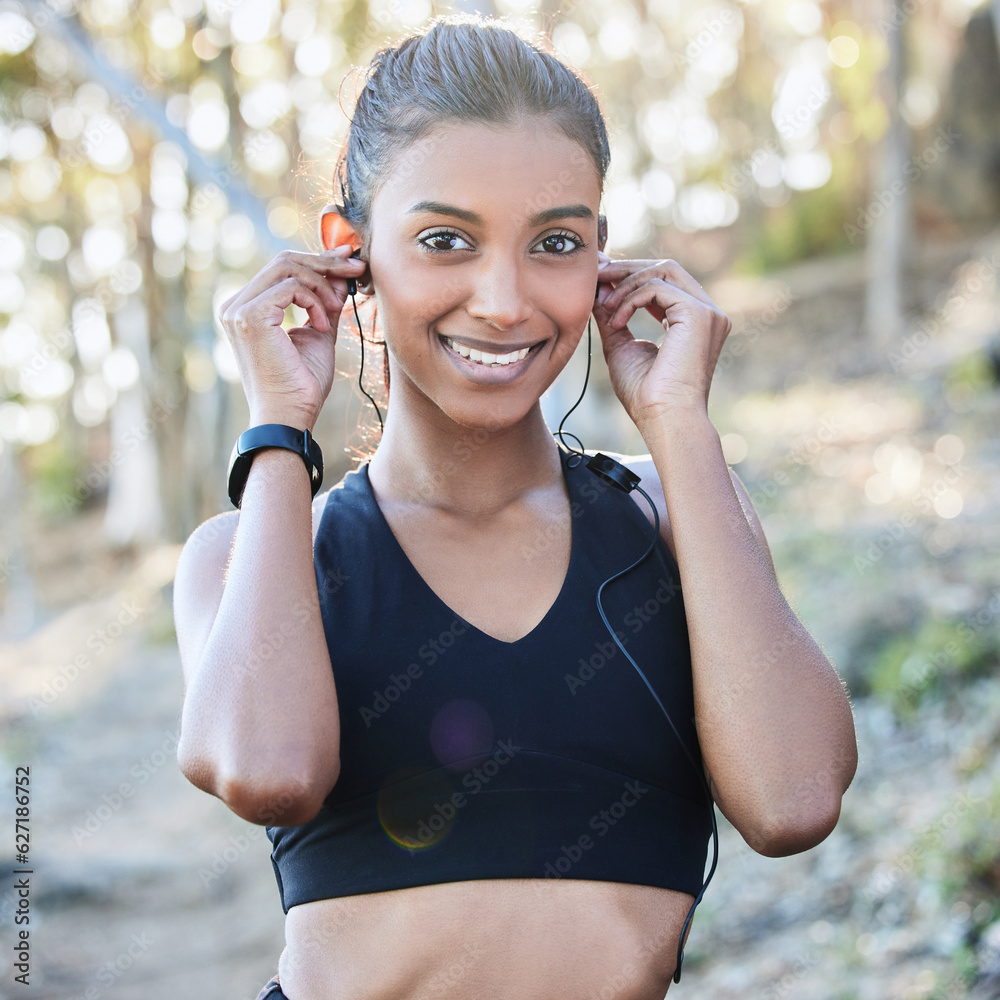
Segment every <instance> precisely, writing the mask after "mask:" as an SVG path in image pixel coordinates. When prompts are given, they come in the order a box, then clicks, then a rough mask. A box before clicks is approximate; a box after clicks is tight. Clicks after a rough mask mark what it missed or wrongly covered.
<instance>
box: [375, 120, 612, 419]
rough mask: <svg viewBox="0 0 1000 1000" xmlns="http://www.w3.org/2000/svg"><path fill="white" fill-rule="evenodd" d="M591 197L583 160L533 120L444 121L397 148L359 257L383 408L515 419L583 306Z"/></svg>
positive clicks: (541, 383)
mask: <svg viewBox="0 0 1000 1000" xmlns="http://www.w3.org/2000/svg"><path fill="white" fill-rule="evenodd" d="M600 195H601V192H600V178H599V175H598V172H597V168H596V167H595V165H594V163H593V161H592V160H591V158H590V157H589V156H588V155H587V153H586V152H585V151H584V149H583V148H582V147H581V146H580V145H579V144H577V143H575V142H573V141H572V140H571V139H569V138H567V137H566V136H565V135H563V134H562V132H560V131H558V130H557V129H554V128H553V127H552V125H551V123H546V122H545V121H544V120H539V119H528V120H527V121H526V123H525V124H524V125H522V126H518V127H516V128H498V127H494V126H489V125H481V124H470V123H464V122H460V123H446V124H444V125H441V126H439V127H438V128H436V129H435V130H433V131H432V132H430V133H428V135H426V136H425V137H424V138H422V139H420V140H418V141H417V142H415V143H413V144H411V145H410V146H409V147H407V148H406V149H405V150H404V151H403V153H402V154H401V155H400V156H399V158H398V159H397V161H396V162H395V163H394V164H393V166H392V169H391V171H390V173H389V176H388V177H387V179H386V181H385V182H384V184H383V185H382V187H381V188H380V189H379V190H378V192H377V194H376V196H375V199H374V201H373V204H372V212H371V233H370V241H369V252H368V264H369V271H370V276H371V282H372V287H373V291H374V295H375V298H376V300H377V302H378V316H379V320H380V324H381V325H382V329H383V331H384V336H385V339H386V342H387V344H388V346H389V351H390V366H391V377H392V398H393V400H394V401H395V400H396V399H397V398H398V394H400V393H404V394H405V396H406V397H407V402H411V401H412V402H413V403H415V404H416V405H421V404H423V403H429V404H430V405H432V406H436V407H437V408H438V409H440V410H441V411H443V412H444V413H445V414H446V415H447V416H448V417H450V418H451V419H452V420H454V421H455V422H456V423H458V424H460V425H462V426H465V427H484V428H487V429H500V428H502V427H507V426H511V425H512V424H514V423H516V422H517V421H519V420H520V419H522V418H523V417H524V416H525V415H526V414H527V413H528V412H529V411H530V410H531V408H532V407H533V406H535V404H536V403H537V401H538V399H539V397H540V396H541V395H542V393H543V392H544V391H545V390H546V389H547V388H548V386H549V385H550V384H551V383H552V382H553V380H554V379H555V377H556V376H557V375H558V374H559V372H560V371H561V370H562V368H563V367H564V366H565V364H566V363H567V361H568V360H569V358H570V356H571V355H572V354H573V351H574V350H575V348H576V346H577V344H578V342H579V340H580V337H581V335H582V333H583V331H584V329H585V328H586V325H587V319H588V317H589V315H590V312H591V309H592V308H593V304H594V289H595V287H596V284H597V259H598V258H597V251H598V244H597V215H598V205H599V202H600ZM483 355H485V359H483V357H482V356H483ZM497 357H499V358H500V361H499V362H498V361H496V360H494V359H495V358H497ZM484 362H485V363H484ZM411 390H413V391H411Z"/></svg>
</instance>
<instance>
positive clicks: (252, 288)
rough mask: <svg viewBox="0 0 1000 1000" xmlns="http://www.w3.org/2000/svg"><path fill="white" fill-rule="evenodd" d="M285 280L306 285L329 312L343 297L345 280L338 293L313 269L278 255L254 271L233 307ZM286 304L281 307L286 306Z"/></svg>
mask: <svg viewBox="0 0 1000 1000" xmlns="http://www.w3.org/2000/svg"><path fill="white" fill-rule="evenodd" d="M289 279H291V280H294V281H297V282H298V283H299V284H301V285H303V286H305V287H306V288H310V289H312V291H313V293H314V294H315V295H316V296H317V297H318V298H319V299H320V300H321V301H322V302H323V305H324V311H325V312H329V313H335V314H338V315H339V313H340V311H341V309H343V307H344V302H345V301H346V300H347V281H346V278H345V279H344V284H343V295H338V294H337V290H336V289H335V287H334V286H333V283H332V282H331V280H330V279H329V278H328V277H325V276H323V275H321V274H318V273H317V272H316V271H315V270H312V269H311V268H308V267H306V266H304V265H302V264H299V263H298V262H297V261H295V260H292V259H291V258H288V257H282V255H280V254H279V255H278V256H277V257H275V258H274V260H273V261H271V263H270V264H269V265H268V266H267V267H265V268H264V269H263V270H262V271H260V272H259V273H258V274H256V275H255V276H254V277H253V278H252V279H251V281H250V282H249V283H248V284H247V286H246V287H245V288H244V289H243V290H242V291H241V293H240V296H239V299H238V300H237V302H236V303H235V306H236V307H237V308H239V307H240V306H242V305H248V304H249V303H251V302H252V301H253V300H254V299H258V298H264V297H265V296H266V295H267V293H268V291H269V290H270V289H272V288H277V287H278V286H279V285H281V284H283V283H284V282H286V281H288V280H289ZM287 306H288V303H286V304H285V306H284V308H287Z"/></svg>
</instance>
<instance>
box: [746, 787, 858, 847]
mask: <svg viewBox="0 0 1000 1000" xmlns="http://www.w3.org/2000/svg"><path fill="white" fill-rule="evenodd" d="M840 805H841V793H840V792H839V791H837V790H836V789H835V788H833V787H831V788H830V789H828V790H826V792H825V793H824V794H822V795H816V796H812V797H810V799H808V800H803V799H799V800H798V801H796V802H793V803H791V804H788V805H785V806H781V807H776V808H772V809H771V810H769V811H768V812H766V813H765V814H764V815H762V816H759V817H757V819H756V821H755V822H754V823H753V824H752V825H751V826H750V827H748V828H747V829H746V830H745V831H743V830H741V831H740V832H741V833H743V838H744V839H745V840H746V842H747V843H748V844H749V845H750V847H752V848H753V850H755V851H756V852H757V853H758V854H762V855H764V857H768V858H784V857H788V855H790V854H801V853H802V852H803V851H808V850H810V849H811V848H813V847H816V846H817V845H818V844H821V843H822V842H823V841H824V840H826V838H827V837H829V836H830V834H831V833H832V832H833V830H834V828H835V827H836V825H837V821H838V820H839V819H840Z"/></svg>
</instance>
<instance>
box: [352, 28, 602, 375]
mask: <svg viewBox="0 0 1000 1000" xmlns="http://www.w3.org/2000/svg"><path fill="white" fill-rule="evenodd" d="M531 115H544V116H545V117H546V119H547V120H549V121H551V122H552V124H553V125H555V126H556V127H557V128H559V129H560V130H561V131H562V132H563V133H564V134H565V135H566V136H567V137H568V138H570V139H572V140H574V141H575V142H577V143H579V145H580V146H581V147H582V148H583V149H584V150H585V151H586V153H587V154H588V155H589V156H590V158H591V159H592V160H593V163H594V166H595V167H596V169H597V173H598V176H599V177H600V181H601V187H602V188H603V186H604V179H605V177H606V175H607V171H608V165H609V163H610V161H611V150H610V146H609V144H608V134H607V129H606V128H605V125H604V118H603V115H602V114H601V109H600V106H599V105H598V102H597V98H596V97H595V96H594V93H593V92H592V89H591V87H590V85H589V84H588V83H587V82H586V81H585V80H584V79H583V78H582V77H581V76H580V74H579V73H578V72H577V71H576V70H574V69H573V68H571V67H570V66H568V65H567V64H566V63H565V62H563V61H562V60H561V59H560V58H559V57H558V56H557V55H556V53H555V52H554V50H553V48H552V45H551V42H550V41H549V39H548V38H547V37H546V36H545V35H544V34H542V33H539V34H538V35H537V36H536V37H535V38H533V39H528V38H525V37H522V36H521V35H520V34H519V33H518V32H517V31H516V30H514V28H513V27H512V26H511V25H510V24H509V23H508V22H507V21H505V20H504V19H502V18H493V17H485V16H483V15H480V14H442V15H439V16H438V17H435V18H433V19H432V20H431V21H429V22H428V23H427V24H426V25H425V26H424V27H423V28H422V29H421V30H420V31H418V32H416V33H413V34H411V35H408V36H407V37H405V38H403V39H402V40H400V41H399V42H397V43H396V44H395V45H392V46H386V47H384V48H382V49H379V51H378V52H376V53H375V55H374V56H373V57H372V60H371V62H370V63H369V65H368V67H367V75H366V77H365V80H364V86H363V88H362V89H361V91H360V93H359V94H358V97H357V100H356V103H355V106H354V110H353V115H352V116H351V124H350V128H349V130H348V134H347V141H346V143H345V145H344V147H343V148H342V150H341V153H340V156H339V158H338V160H337V165H336V167H335V169H334V202H333V204H334V207H335V208H336V210H337V211H338V213H339V214H340V215H341V216H342V217H343V218H344V219H345V221H347V222H348V223H350V225H351V227H352V228H353V229H354V231H355V232H356V233H358V234H359V236H360V237H361V239H362V247H361V256H362V257H363V258H365V259H367V257H368V251H369V248H370V245H371V208H372V202H373V201H374V198H375V195H376V193H377V191H378V189H379V186H380V185H381V183H382V182H383V180H384V179H385V178H386V177H387V176H388V175H389V173H390V172H391V170H392V169H393V168H394V167H395V166H397V165H399V164H400V159H401V154H402V153H403V152H404V151H406V150H407V149H409V148H411V147H412V146H413V145H414V144H416V143H419V140H420V139H421V138H422V137H423V136H424V135H425V134H426V133H428V132H429V131H431V130H432V129H433V128H435V127H436V126H438V125H439V124H441V123H442V122H477V123H478V122H485V123H489V124H493V125H499V126H516V125H517V124H518V123H519V122H521V121H522V120H523V119H525V118H527V117H529V116H531ZM373 342H374V343H378V344H382V345H383V347H384V341H373ZM383 372H384V379H385V389H386V393H387V394H388V391H389V359H388V354H386V355H385V356H384V357H383Z"/></svg>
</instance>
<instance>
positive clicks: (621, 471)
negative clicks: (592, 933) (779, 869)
mask: <svg viewBox="0 0 1000 1000" xmlns="http://www.w3.org/2000/svg"><path fill="white" fill-rule="evenodd" d="M600 290H601V285H600V282H598V284H597V291H598V293H599V292H600ZM594 297H595V298H596V297H597V295H595V296H594ZM590 322H591V321H590V319H588V320H587V374H586V375H585V376H584V379H583V388H582V389H581V390H580V396H579V398H578V399H577V401H576V402H575V403H574V404H573V405H572V406H571V407H570V408H569V409H568V410H567V411H566V415H565V416H564V417H563V418H562V420H561V421H560V422H559V429H558V430H557V431H556V432H555V436H556V437H558V438H559V441H560V442H561V443H562V444H563V445H564V446H565V447H566V448H567V449H568V450H569V451H571V452H572V453H573V454H572V455H571V456H570V458H568V459H567V460H566V464H567V465H572V467H573V468H575V467H576V466H578V465H579V464H580V463H581V462H582V461H583V460H584V459H585V458H587V456H586V455H585V454H584V449H583V442H582V441H581V440H580V439H579V438H578V437H577V436H576V435H575V434H572V433H570V432H569V431H564V430H563V429H562V428H563V424H564V423H566V418H567V417H568V416H569V415H570V414H571V413H572V412H573V411H574V410H575V409H576V408H577V407H578V406H579V405H580V402H581V401H582V400H583V396H584V393H586V391H587V383H588V381H589V380H590V358H591V346H592V345H591V333H590ZM564 437H571V438H573V440H574V441H576V443H577V444H578V445H579V446H580V447H579V449H576V448H572V447H570V446H569V445H567V444H566V442H565V441H564V440H563V438H564ZM574 458H575V459H576V462H573V459H574ZM587 468H588V469H590V471H591V472H593V473H594V474H595V475H596V476H598V477H599V478H601V479H603V480H604V481H605V482H607V483H610V484H611V485H612V486H615V487H617V488H618V489H620V490H621V491H622V492H623V493H631V492H632V490H636V491H637V492H639V493H641V494H642V495H643V496H644V497H645V499H646V503H648V504H649V507H650V510H652V512H653V537H652V539H651V540H650V543H649V546H648V547H647V548H646V551H645V552H643V554H642V555H641V556H639V558H638V559H636V561H635V562H634V563H632V565H631V566H626V567H625V569H623V570H620V571H619V572H617V573H615V574H614V575H613V576H609V577H608V578H607V579H606V580H605V581H604V582H603V583H602V584H601V585H600V586H599V587H598V588H597V610H598V612H599V613H600V616H601V621H603V622H604V627H605V628H606V629H607V630H608V634H609V635H610V636H611V638H612V640H613V641H614V643H615V645H616V646H617V647H618V648H619V649H620V650H621V651H622V652H623V653H624V654H625V658H626V659H627V660H628V662H629V663H631V664H632V666H633V667H634V668H635V670H636V672H637V673H638V674H639V676H640V677H641V678H642V682H643V683H644V684H645V685H646V687H647V688H648V689H649V693H650V694H651V695H652V696H653V698H654V700H655V701H656V704H657V705H659V706H660V711H661V712H662V713H663V714H664V715H665V716H666V719H667V722H668V723H669V725H670V728H671V729H672V730H673V733H674V736H676V737H677V742H678V743H680V745H681V749H682V750H683V751H684V756H685V757H687V759H688V761H689V762H690V764H691V766H692V767H693V768H694V771H695V774H697V775H698V780H699V781H700V782H701V786H702V789H703V790H704V792H705V798H706V800H707V802H708V808H709V817H710V819H711V820H712V866H711V868H709V870H708V876H707V877H706V878H705V879H704V881H703V882H702V886H701V888H700V889H699V890H698V895H697V896H695V898H694V902H693V903H692V904H691V908H690V909H689V910H688V914H687V917H685V919H684V925H683V927H681V934H680V938H679V940H678V942H677V965H676V967H675V969H674V977H673V979H674V982H675V983H679V982H680V981H681V966H682V965H683V963H684V938H685V936H686V935H687V932H688V928H689V927H690V926H691V921H692V920H693V919H694V911H695V908H696V907H697V906H698V904H699V903H700V902H701V901H702V899H703V898H704V896H705V890H706V889H708V884H709V882H711V881H712V876H713V875H714V874H715V869H716V866H717V865H718V863H719V827H718V824H717V822H716V819H715V800H714V799H713V798H712V793H711V790H710V789H709V787H708V782H707V781H706V780H705V775H704V773H703V772H702V769H701V768H700V767H699V766H698V764H697V762H696V761H695V759H694V756H693V754H692V753H691V751H690V750H689V749H688V747H687V744H686V743H685V742H684V740H683V738H682V737H681V734H680V733H679V732H678V731H677V727H676V726H675V725H674V720H673V719H671V718H670V713H669V712H668V711H667V710H666V708H664V707H663V702H662V701H661V700H660V696H659V695H658V694H657V693H656V691H655V690H654V688H653V685H652V684H650V683H649V679H648V678H647V677H646V675H645V674H644V673H643V672H642V670H640V669H639V664H638V663H636V662H635V660H633V659H632V657H631V656H630V655H629V652H628V650H627V649H626V648H625V647H624V646H623V645H622V642H621V640H620V639H619V638H618V633H617V632H615V630H614V629H613V628H612V627H611V623H610V622H609V621H608V616H607V615H606V614H605V613H604V606H603V605H602V604H601V594H602V592H603V591H604V588H605V587H606V586H607V585H608V584H609V583H611V582H612V581H613V580H617V579H618V578H619V577H621V576H624V575H625V574H626V573H628V572H630V571H631V570H633V569H635V568H636V566H638V565H639V564H640V563H641V562H642V561H643V560H644V559H645V558H646V557H647V556H648V555H649V554H650V553H651V552H652V551H653V549H654V547H655V546H656V542H657V539H658V538H659V537H660V514H659V511H658V510H657V509H656V504H654V503H653V501H652V499H651V498H650V496H649V494H648V493H647V492H646V491H645V490H644V489H642V487H641V486H639V483H640V482H641V481H642V480H641V479H640V478H639V477H638V476H637V475H636V474H635V473H634V472H633V471H632V470H631V469H629V468H628V467H626V466H624V465H622V464H621V462H618V461H616V460H615V459H613V458H610V457H609V456H607V455H602V454H601V453H600V452H598V453H597V454H596V455H594V456H593V457H592V458H589V459H587Z"/></svg>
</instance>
